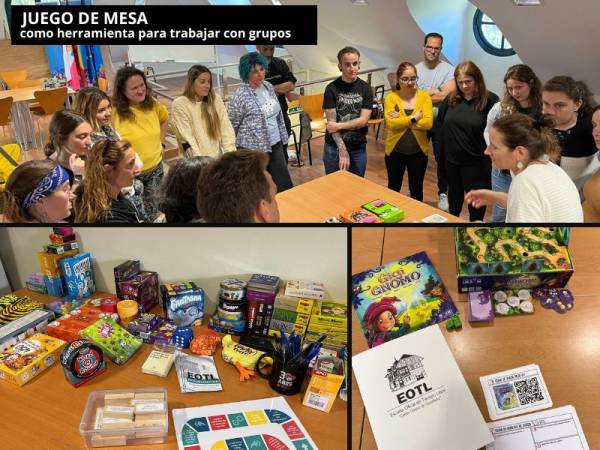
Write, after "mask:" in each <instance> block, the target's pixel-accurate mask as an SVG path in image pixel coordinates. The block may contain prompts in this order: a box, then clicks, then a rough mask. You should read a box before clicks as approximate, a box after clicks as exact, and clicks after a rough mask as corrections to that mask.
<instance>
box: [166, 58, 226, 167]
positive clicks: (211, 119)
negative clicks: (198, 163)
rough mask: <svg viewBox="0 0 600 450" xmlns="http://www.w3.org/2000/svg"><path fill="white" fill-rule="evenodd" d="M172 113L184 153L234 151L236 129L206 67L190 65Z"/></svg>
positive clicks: (196, 154)
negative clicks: (181, 92)
mask: <svg viewBox="0 0 600 450" xmlns="http://www.w3.org/2000/svg"><path fill="white" fill-rule="evenodd" d="M171 117H172V123H173V125H174V127H175V130H176V132H177V139H178V141H179V144H180V145H181V147H182V149H183V151H184V153H185V156H187V157H192V156H210V157H212V158H216V157H218V156H220V155H221V154H223V153H225V152H232V151H235V149H236V148H235V133H234V131H233V127H232V126H231V122H230V121H229V116H228V115H227V109H226V108H225V104H224V103H223V100H222V99H221V97H219V96H218V95H217V94H216V93H215V91H214V89H213V87H212V74H211V72H210V70H208V68H207V67H205V66H201V65H195V66H192V67H190V70H189V71H188V75H187V82H186V85H185V89H184V91H183V95H182V96H181V97H177V98H176V99H175V100H173V105H172V113H171Z"/></svg>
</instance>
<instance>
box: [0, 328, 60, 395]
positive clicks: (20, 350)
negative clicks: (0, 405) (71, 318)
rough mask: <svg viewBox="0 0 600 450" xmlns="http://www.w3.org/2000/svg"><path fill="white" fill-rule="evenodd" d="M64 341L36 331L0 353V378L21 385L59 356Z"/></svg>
mask: <svg viewBox="0 0 600 450" xmlns="http://www.w3.org/2000/svg"><path fill="white" fill-rule="evenodd" d="M65 344H66V342H65V341H63V340H61V339H56V338H53V337H50V336H47V335H45V334H41V333H37V334H34V335H33V336H31V337H28V338H27V339H25V340H24V341H21V342H19V343H18V344H17V345H15V346H14V347H11V348H9V349H8V350H6V351H5V352H2V353H0V378H2V379H3V380H5V381H8V382H9V383H13V384H16V385H18V386H23V385H24V384H25V383H27V382H28V381H30V380H31V379H32V378H35V377H36V376H38V375H39V374H40V373H41V372H43V371H44V370H46V369H47V368H48V367H50V366H51V365H52V364H54V363H55V362H56V361H57V360H58V359H59V358H60V355H59V354H60V351H61V350H62V348H63V347H64V346H65Z"/></svg>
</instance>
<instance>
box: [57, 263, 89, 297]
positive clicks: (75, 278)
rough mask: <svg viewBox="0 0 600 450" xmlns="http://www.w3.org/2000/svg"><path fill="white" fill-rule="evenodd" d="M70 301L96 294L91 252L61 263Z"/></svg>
mask: <svg viewBox="0 0 600 450" xmlns="http://www.w3.org/2000/svg"><path fill="white" fill-rule="evenodd" d="M60 266H61V268H62V273H63V275H64V278H65V287H66V291H67V292H66V293H67V297H68V298H69V299H81V298H87V297H89V296H90V295H92V294H93V293H94V292H96V279H95V278H94V268H93V266H92V255H90V253H89V252H86V253H81V254H79V255H74V256H70V257H67V258H64V259H62V260H61V261H60Z"/></svg>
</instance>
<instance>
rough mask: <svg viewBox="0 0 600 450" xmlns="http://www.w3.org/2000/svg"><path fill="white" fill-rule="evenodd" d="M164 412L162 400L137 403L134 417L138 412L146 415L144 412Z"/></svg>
mask: <svg viewBox="0 0 600 450" xmlns="http://www.w3.org/2000/svg"><path fill="white" fill-rule="evenodd" d="M164 412H165V402H164V401H158V402H148V403H137V404H136V405H135V415H136V417H137V416H138V415H139V414H141V415H146V414H158V413H164Z"/></svg>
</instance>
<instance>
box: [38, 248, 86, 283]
mask: <svg viewBox="0 0 600 450" xmlns="http://www.w3.org/2000/svg"><path fill="white" fill-rule="evenodd" d="M77 253H79V250H69V251H67V252H64V253H63V254H62V255H57V254H55V253H46V252H38V254H37V255H38V261H39V263H40V270H41V272H42V273H43V274H44V275H47V276H49V277H53V278H56V277H60V276H61V275H62V269H61V267H60V260H62V259H63V258H68V257H70V256H74V255H76V254H77Z"/></svg>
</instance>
